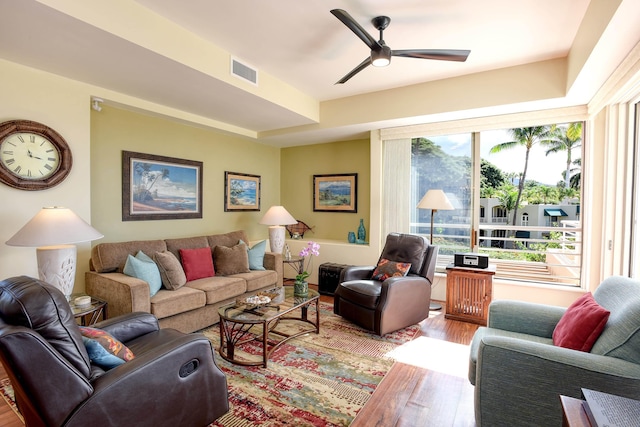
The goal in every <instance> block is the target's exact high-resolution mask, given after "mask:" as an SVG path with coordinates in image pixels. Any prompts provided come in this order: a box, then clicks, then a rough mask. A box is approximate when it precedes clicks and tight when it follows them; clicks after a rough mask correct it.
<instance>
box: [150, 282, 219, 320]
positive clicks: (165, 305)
mask: <svg viewBox="0 0 640 427" xmlns="http://www.w3.org/2000/svg"><path fill="white" fill-rule="evenodd" d="M205 304H206V295H205V293H204V292H202V291H199V290H197V289H193V288H190V287H188V286H183V287H181V288H180V289H176V290H175V291H169V290H166V289H160V290H159V291H158V293H157V294H156V295H155V296H154V297H153V298H151V314H153V315H154V316H156V317H157V318H158V319H162V318H165V317H169V316H173V315H175V314H180V313H184V312H185V311H189V310H195V309H196V308H200V307H204V305H205Z"/></svg>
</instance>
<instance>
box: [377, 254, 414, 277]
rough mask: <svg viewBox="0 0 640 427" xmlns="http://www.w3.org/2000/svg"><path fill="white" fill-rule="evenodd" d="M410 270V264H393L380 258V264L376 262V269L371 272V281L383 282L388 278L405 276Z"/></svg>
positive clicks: (393, 262)
mask: <svg viewBox="0 0 640 427" xmlns="http://www.w3.org/2000/svg"><path fill="white" fill-rule="evenodd" d="M410 268H411V263H410V262H395V261H389V260H388V259H385V258H382V259H381V260H380V262H378V265H377V267H376V269H375V270H373V275H372V276H371V278H372V279H373V280H378V281H380V282H384V281H385V280H387V279H388V278H389V277H402V276H406V275H407V273H408V272H409V269H410Z"/></svg>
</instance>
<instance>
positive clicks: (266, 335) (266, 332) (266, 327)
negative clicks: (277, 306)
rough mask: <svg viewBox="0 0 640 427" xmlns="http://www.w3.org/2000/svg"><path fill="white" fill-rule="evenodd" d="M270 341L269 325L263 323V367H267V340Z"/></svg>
mask: <svg viewBox="0 0 640 427" xmlns="http://www.w3.org/2000/svg"><path fill="white" fill-rule="evenodd" d="M268 339H269V325H268V324H267V322H262V367H263V368H266V367H267V355H268V354H269V353H268V352H267V340H268Z"/></svg>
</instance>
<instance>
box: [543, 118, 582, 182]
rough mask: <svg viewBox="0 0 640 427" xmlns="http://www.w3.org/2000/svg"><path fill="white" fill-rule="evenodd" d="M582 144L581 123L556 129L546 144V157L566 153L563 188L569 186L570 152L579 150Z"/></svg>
mask: <svg viewBox="0 0 640 427" xmlns="http://www.w3.org/2000/svg"><path fill="white" fill-rule="evenodd" d="M581 142H582V122H573V123H569V126H568V127H557V128H555V129H554V130H553V132H552V136H551V139H550V140H549V142H547V143H546V144H547V145H548V146H549V148H548V149H547V151H546V153H545V154H546V155H547V156H548V155H549V154H551V153H559V152H561V151H566V152H567V168H566V170H565V173H564V188H569V187H570V186H571V182H570V177H571V152H572V151H573V149H574V148H579V147H580V145H581Z"/></svg>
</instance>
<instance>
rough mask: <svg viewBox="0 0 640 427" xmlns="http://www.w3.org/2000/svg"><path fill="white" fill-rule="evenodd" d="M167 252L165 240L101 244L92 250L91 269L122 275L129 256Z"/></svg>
mask: <svg viewBox="0 0 640 427" xmlns="http://www.w3.org/2000/svg"><path fill="white" fill-rule="evenodd" d="M166 250H167V245H166V244H165V242H164V240H136V241H131V242H120V243H99V244H97V245H95V246H94V247H93V248H92V249H91V268H92V269H93V270H94V271H96V272H98V273H113V272H115V271H117V272H118V273H122V271H123V270H124V264H125V263H126V262H127V256H128V255H134V256H135V254H137V253H138V251H142V252H144V253H145V254H147V255H149V254H154V253H156V252H162V251H166Z"/></svg>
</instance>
